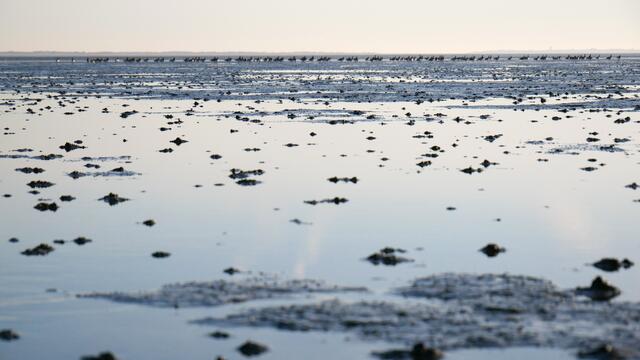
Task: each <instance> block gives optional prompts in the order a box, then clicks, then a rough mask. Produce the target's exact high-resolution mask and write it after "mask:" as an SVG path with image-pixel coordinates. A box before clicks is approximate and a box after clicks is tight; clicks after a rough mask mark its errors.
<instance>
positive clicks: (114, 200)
mask: <svg viewBox="0 0 640 360" xmlns="http://www.w3.org/2000/svg"><path fill="white" fill-rule="evenodd" d="M98 200H101V201H104V202H106V203H107V204H109V205H110V206H114V205H117V204H119V203H121V202H125V201H128V200H129V199H127V198H123V197H121V196H119V195H118V194H115V193H109V194H108V195H106V196H103V197H101V198H100V199H98Z"/></svg>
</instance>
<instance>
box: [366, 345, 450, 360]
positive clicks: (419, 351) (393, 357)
mask: <svg viewBox="0 0 640 360" xmlns="http://www.w3.org/2000/svg"><path fill="white" fill-rule="evenodd" d="M372 355H373V356H375V357H377V358H380V359H384V360H403V359H407V360H438V359H442V357H443V356H444V354H443V353H442V351H440V350H438V349H435V348H430V347H426V346H424V344H423V343H417V344H415V345H414V346H413V347H412V348H411V350H389V351H382V352H374V353H373V354H372Z"/></svg>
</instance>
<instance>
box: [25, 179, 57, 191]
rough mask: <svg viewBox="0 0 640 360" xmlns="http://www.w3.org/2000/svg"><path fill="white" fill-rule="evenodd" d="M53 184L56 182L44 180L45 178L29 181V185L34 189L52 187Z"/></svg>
mask: <svg viewBox="0 0 640 360" xmlns="http://www.w3.org/2000/svg"><path fill="white" fill-rule="evenodd" d="M53 185H54V184H53V183H52V182H49V181H43V180H34V181H31V182H29V183H27V186H28V187H30V188H32V189H46V188H48V187H51V186H53Z"/></svg>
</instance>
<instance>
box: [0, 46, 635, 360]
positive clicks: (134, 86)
mask: <svg viewBox="0 0 640 360" xmlns="http://www.w3.org/2000/svg"><path fill="white" fill-rule="evenodd" d="M108 60H109V61H105V60H104V59H90V61H85V59H82V60H81V61H74V62H72V61H71V59H69V58H64V59H58V60H57V61H56V59H45V58H38V59H4V60H2V61H0V123H1V125H2V133H1V134H0V195H2V196H1V197H0V209H1V210H2V212H1V214H2V216H1V220H0V224H1V226H0V358H3V359H4V358H7V359H45V358H46V359H79V358H87V359H92V358H94V359H110V358H117V359H178V358H189V359H212V358H214V359H215V358H217V357H220V358H223V359H240V358H245V357H257V358H260V359H326V358H333V359H375V358H383V359H403V358H404V359H437V358H441V357H444V358H446V359H454V360H455V359H513V358H518V359H540V358H545V359H575V358H594V359H623V358H624V359H639V358H640V352H639V349H640V325H638V324H640V287H639V286H638V283H639V281H640V276H639V275H638V267H637V266H636V265H635V264H634V262H637V261H639V258H640V256H639V255H640V243H638V238H639V236H640V224H639V223H638V218H639V215H640V153H639V150H640V58H638V57H634V56H622V57H620V58H618V57H615V56H614V57H605V56H602V57H598V58H596V57H586V56H585V57H564V56H563V57H545V58H542V57H536V58H534V57H520V56H513V57H506V56H501V57H498V56H491V57H482V58H479V57H476V58H474V59H471V58H469V57H450V56H448V57H444V58H440V57H426V58H416V57H408V58H400V57H397V58H388V57H385V58H378V57H372V58H368V59H365V58H363V57H361V58H359V59H358V61H355V58H353V57H346V58H337V57H335V58H324V57H322V58H314V59H311V58H304V59H301V58H299V57H298V58H295V59H294V58H285V59H282V58H261V59H256V58H233V59H229V60H227V59H215V60H216V61H212V59H199V58H190V59H182V58H180V59H176V60H175V61H169V60H165V59H156V61H154V59H151V60H148V61H144V59H141V60H140V61H138V60H137V59H126V61H125V59H122V60H121V61H118V62H116V61H114V59H108Z"/></svg>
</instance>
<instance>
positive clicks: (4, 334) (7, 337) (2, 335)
mask: <svg viewBox="0 0 640 360" xmlns="http://www.w3.org/2000/svg"><path fill="white" fill-rule="evenodd" d="M18 339H20V335H18V333H16V332H15V331H13V330H11V329H3V330H0V340H3V341H14V340H18Z"/></svg>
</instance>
